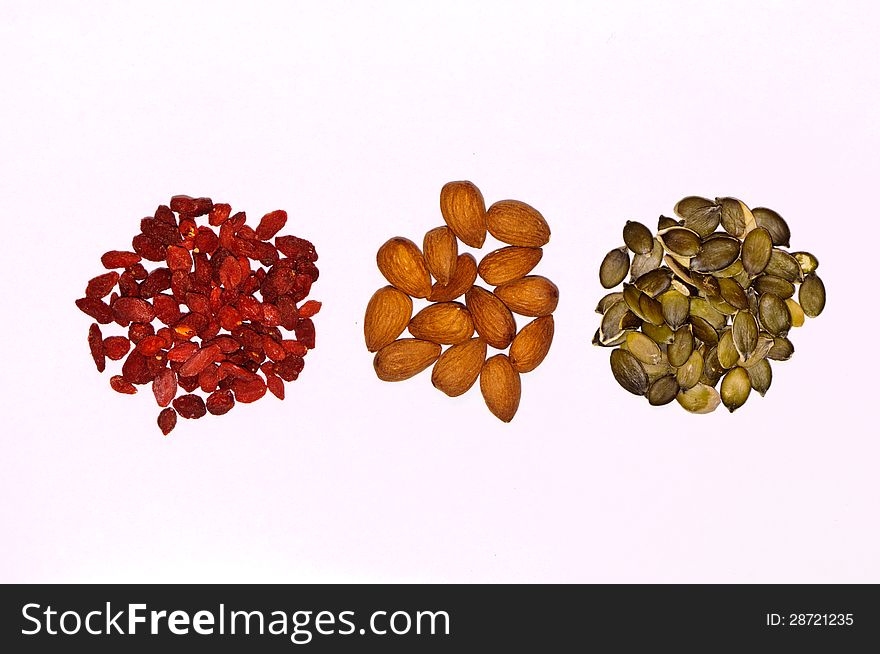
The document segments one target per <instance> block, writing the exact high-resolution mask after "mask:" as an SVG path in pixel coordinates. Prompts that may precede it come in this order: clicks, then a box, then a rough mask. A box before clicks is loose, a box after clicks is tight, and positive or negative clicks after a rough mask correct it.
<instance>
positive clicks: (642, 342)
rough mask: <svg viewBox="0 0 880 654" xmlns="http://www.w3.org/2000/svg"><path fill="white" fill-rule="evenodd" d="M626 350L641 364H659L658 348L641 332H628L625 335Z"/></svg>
mask: <svg viewBox="0 0 880 654" xmlns="http://www.w3.org/2000/svg"><path fill="white" fill-rule="evenodd" d="M626 349H627V351H629V353H630V354H632V355H633V356H634V357H635V358H636V359H638V360H639V361H641V362H642V363H648V364H651V365H657V364H658V363H660V360H661V355H660V346H659V345H657V344H656V343H655V342H654V341H652V340H651V339H650V338H648V337H647V336H645V335H644V334H643V333H642V332H629V333H628V334H627V335H626Z"/></svg>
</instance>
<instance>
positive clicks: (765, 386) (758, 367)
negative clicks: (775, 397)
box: [746, 359, 773, 397]
mask: <svg viewBox="0 0 880 654" xmlns="http://www.w3.org/2000/svg"><path fill="white" fill-rule="evenodd" d="M746 372H748V373H749V381H750V382H751V384H752V388H754V389H755V390H756V391H757V392H758V393H759V394H760V395H761V397H764V395H766V394H767V391H768V390H769V389H770V384H771V383H773V369H772V368H771V367H770V362H769V361H767V359H761V360H760V361H758V362H757V363H755V365H753V366H751V367H750V368H746Z"/></svg>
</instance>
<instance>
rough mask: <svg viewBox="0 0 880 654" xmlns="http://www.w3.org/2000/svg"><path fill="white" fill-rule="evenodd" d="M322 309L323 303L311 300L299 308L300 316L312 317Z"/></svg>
mask: <svg viewBox="0 0 880 654" xmlns="http://www.w3.org/2000/svg"><path fill="white" fill-rule="evenodd" d="M320 310H321V303H320V302H318V301H316V300H309V301H308V302H306V303H305V304H303V305H302V306H301V307H300V308H299V317H300V318H311V317H312V316H314V315H315V314H317V313H318V312H319V311H320Z"/></svg>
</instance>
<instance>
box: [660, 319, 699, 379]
mask: <svg viewBox="0 0 880 654" xmlns="http://www.w3.org/2000/svg"><path fill="white" fill-rule="evenodd" d="M693 351H694V335H693V334H692V333H691V326H690V325H682V326H681V327H679V328H678V329H676V330H675V332H674V333H673V335H672V343H670V344H669V345H668V347H667V348H666V358H667V359H668V360H669V365H671V366H674V367H676V368H679V367H681V366H683V365H684V364H685V362H687V360H688V357H690V355H691V352H693Z"/></svg>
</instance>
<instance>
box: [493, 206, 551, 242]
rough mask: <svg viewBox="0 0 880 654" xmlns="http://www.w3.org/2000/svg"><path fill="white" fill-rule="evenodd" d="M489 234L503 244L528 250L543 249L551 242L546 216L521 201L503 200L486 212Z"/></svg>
mask: <svg viewBox="0 0 880 654" xmlns="http://www.w3.org/2000/svg"><path fill="white" fill-rule="evenodd" d="M486 222H487V225H488V227H489V233H490V234H492V236H494V237H495V238H497V239H498V240H499V241H501V242H502V243H507V244H508V245H518V246H521V247H526V248H539V247H543V246H544V245H546V244H547V243H548V242H549V241H550V226H549V225H548V224H547V221H546V220H544V216H542V215H541V213H540V212H539V211H538V210H537V209H535V208H534V207H531V206H529V205H527V204H526V203H525V202H520V201H519V200H501V201H500V202H496V203H495V204H493V205H492V206H491V207H489V210H488V211H487V212H486Z"/></svg>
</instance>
